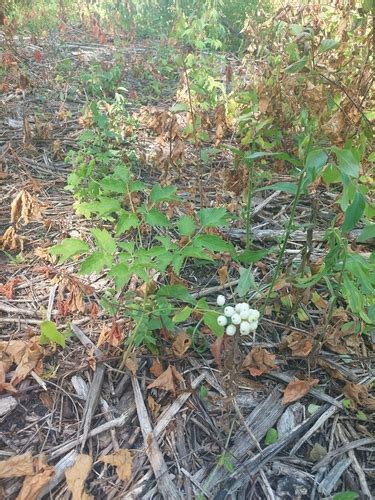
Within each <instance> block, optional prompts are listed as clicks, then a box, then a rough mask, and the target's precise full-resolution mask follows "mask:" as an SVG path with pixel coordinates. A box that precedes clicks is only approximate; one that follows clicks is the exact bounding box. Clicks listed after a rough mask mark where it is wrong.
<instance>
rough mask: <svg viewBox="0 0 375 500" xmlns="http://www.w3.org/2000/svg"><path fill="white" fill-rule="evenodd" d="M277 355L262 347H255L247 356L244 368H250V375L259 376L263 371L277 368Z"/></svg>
mask: <svg viewBox="0 0 375 500" xmlns="http://www.w3.org/2000/svg"><path fill="white" fill-rule="evenodd" d="M275 359H276V356H275V355H274V354H271V353H270V352H268V351H267V350H266V349H263V348H262V347H254V348H253V349H252V350H251V351H250V352H249V353H248V355H247V356H246V358H245V359H244V362H243V368H245V369H247V370H249V372H250V375H252V376H253V377H257V376H259V375H262V374H263V373H268V372H270V371H271V370H275V369H276V368H277V366H276V365H275Z"/></svg>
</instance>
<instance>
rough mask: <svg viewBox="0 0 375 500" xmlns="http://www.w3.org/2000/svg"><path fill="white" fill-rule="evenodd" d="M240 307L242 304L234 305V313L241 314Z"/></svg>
mask: <svg viewBox="0 0 375 500" xmlns="http://www.w3.org/2000/svg"><path fill="white" fill-rule="evenodd" d="M241 305H242V304H236V305H235V307H234V310H235V311H236V313H240V312H241Z"/></svg>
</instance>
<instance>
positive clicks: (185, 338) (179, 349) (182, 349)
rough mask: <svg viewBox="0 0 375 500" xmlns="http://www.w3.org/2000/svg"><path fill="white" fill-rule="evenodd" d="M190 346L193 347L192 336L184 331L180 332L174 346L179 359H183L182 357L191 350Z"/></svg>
mask: <svg viewBox="0 0 375 500" xmlns="http://www.w3.org/2000/svg"><path fill="white" fill-rule="evenodd" d="M190 346H191V337H190V335H189V334H188V333H186V332H184V331H180V332H178V333H177V335H176V338H175V340H174V341H173V344H172V348H173V352H174V354H175V355H176V356H177V357H178V358H182V356H183V355H184V354H185V353H186V351H187V350H188V349H189V348H190Z"/></svg>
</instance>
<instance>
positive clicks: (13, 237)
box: [0, 226, 23, 250]
mask: <svg viewBox="0 0 375 500" xmlns="http://www.w3.org/2000/svg"><path fill="white" fill-rule="evenodd" d="M22 248H23V243H22V239H21V238H20V237H19V236H18V235H17V233H16V230H15V229H14V227H13V226H10V227H8V229H7V230H6V231H5V233H4V234H2V235H1V236H0V250H18V249H21V250H22Z"/></svg>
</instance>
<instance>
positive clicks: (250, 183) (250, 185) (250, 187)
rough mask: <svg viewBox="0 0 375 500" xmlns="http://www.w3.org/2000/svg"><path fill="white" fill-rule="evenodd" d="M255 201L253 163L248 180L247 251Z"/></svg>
mask: <svg viewBox="0 0 375 500" xmlns="http://www.w3.org/2000/svg"><path fill="white" fill-rule="evenodd" d="M252 199H253V162H251V164H250V165H249V176H248V179H247V204H246V243H245V248H246V250H248V249H249V246H250V243H251V238H250V228H251V202H252Z"/></svg>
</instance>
